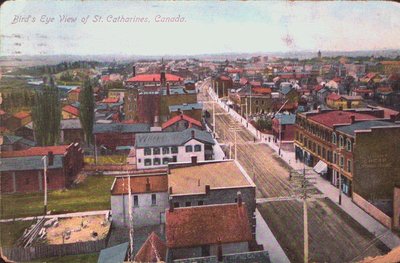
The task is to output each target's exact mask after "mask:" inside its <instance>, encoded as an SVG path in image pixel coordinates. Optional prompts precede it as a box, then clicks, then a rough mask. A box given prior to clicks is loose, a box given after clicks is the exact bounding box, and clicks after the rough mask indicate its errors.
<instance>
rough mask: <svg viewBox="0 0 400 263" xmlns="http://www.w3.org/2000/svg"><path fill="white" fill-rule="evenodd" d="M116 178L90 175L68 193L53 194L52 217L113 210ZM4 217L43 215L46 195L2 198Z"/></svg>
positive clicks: (50, 197)
mask: <svg viewBox="0 0 400 263" xmlns="http://www.w3.org/2000/svg"><path fill="white" fill-rule="evenodd" d="M113 180H114V177H113V176H100V175H98V176H88V177H87V178H86V179H85V180H84V181H83V182H81V183H79V184H78V185H75V186H74V187H72V188H70V189H66V190H57V191H50V192H49V194H48V211H51V213H52V214H62V213H72V212H81V211H94V210H106V209H110V188H111V184H112V182H113ZM1 204H2V205H1V218H2V219H4V218H18V217H28V216H37V215H42V214H43V193H29V194H8V195H3V196H2V199H1Z"/></svg>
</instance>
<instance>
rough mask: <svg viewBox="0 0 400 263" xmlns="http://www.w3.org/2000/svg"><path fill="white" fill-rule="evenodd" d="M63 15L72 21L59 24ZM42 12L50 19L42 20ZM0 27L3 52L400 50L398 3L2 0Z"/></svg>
mask: <svg viewBox="0 0 400 263" xmlns="http://www.w3.org/2000/svg"><path fill="white" fill-rule="evenodd" d="M29 15H30V17H29V20H28V22H17V23H13V22H16V21H15V19H16V18H20V17H21V16H23V17H25V18H26V17H27V16H29ZM62 15H67V16H71V17H76V18H77V20H76V22H73V23H69V24H68V23H61V22H60V16H62ZM95 15H99V16H102V19H103V22H98V23H95V22H93V19H94V18H95ZM120 15H123V16H124V17H135V16H136V17H147V18H148V19H149V21H148V22H144V23H112V22H107V21H106V19H107V17H108V16H113V17H118V16H120ZM157 15H160V16H166V17H176V16H178V15H180V17H181V18H182V17H184V19H185V22H181V23H156V22H155V18H156V16H157ZM42 16H46V17H47V18H54V21H53V22H51V23H49V24H45V23H44V22H40V19H41V18H42ZM33 17H35V19H36V20H35V22H32V19H33ZM86 17H89V19H88V22H86V23H83V22H82V18H86ZM17 20H18V19H17ZM0 32H1V42H0V45H1V46H0V53H1V55H18V54H19V55H40V54H44V55H57V54H72V55H112V54H120V55H125V54H126V55H175V54H176V55H196V54H206V53H227V52H246V53H252V52H286V51H313V52H316V51H318V50H324V51H328V50H329V51H355V50H376V49H400V4H396V3H393V2H371V1H368V2H365V1H359V2H344V1H337V2H336V1H335V2H315V1H313V2H289V1H288V2H286V1H277V2H273V1H265V2H261V1H260V2H252V1H247V2H243V1H240V2H214V1H207V2H194V1H192V2H190V1H184V2H178V1H175V2H165V1H163V2H161V1H160V2H158V1H153V2H152V1H148V2H141V1H136V2H133V1H96V0H92V1H91V0H87V1H54V0H52V1H22V0H17V1H9V2H6V3H5V4H3V5H2V6H1V9H0Z"/></svg>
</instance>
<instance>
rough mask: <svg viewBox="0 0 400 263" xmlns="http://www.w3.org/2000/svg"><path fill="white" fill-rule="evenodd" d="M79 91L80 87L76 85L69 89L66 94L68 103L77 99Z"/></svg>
mask: <svg viewBox="0 0 400 263" xmlns="http://www.w3.org/2000/svg"><path fill="white" fill-rule="evenodd" d="M80 93H81V88H80V87H77V88H76V89H71V90H69V91H68V94H67V101H68V103H73V102H77V101H79V94H80Z"/></svg>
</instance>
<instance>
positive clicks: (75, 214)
mask: <svg viewBox="0 0 400 263" xmlns="http://www.w3.org/2000/svg"><path fill="white" fill-rule="evenodd" d="M108 212H110V210H99V211H86V212H76V213H67V214H58V215H57V214H56V215H46V218H47V219H50V218H54V217H57V218H68V217H77V216H94V215H106V214H107V213H108ZM42 217H43V216H29V217H21V218H13V219H1V220H0V223H7V222H14V221H31V220H36V219H38V218H42Z"/></svg>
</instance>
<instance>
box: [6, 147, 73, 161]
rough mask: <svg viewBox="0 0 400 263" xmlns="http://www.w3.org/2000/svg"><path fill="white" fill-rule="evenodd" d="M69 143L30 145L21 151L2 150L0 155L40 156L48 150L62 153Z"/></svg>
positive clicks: (57, 153) (56, 153) (58, 153)
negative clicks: (30, 146)
mask: <svg viewBox="0 0 400 263" xmlns="http://www.w3.org/2000/svg"><path fill="white" fill-rule="evenodd" d="M68 146H69V145H58V146H38V147H32V148H29V149H26V150H21V151H9V152H2V153H1V157H3V158H7V157H24V156H41V155H46V154H47V153H48V152H53V154H55V155H60V154H64V153H65V152H66V151H67V148H68Z"/></svg>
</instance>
